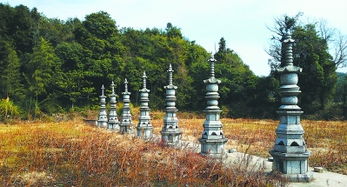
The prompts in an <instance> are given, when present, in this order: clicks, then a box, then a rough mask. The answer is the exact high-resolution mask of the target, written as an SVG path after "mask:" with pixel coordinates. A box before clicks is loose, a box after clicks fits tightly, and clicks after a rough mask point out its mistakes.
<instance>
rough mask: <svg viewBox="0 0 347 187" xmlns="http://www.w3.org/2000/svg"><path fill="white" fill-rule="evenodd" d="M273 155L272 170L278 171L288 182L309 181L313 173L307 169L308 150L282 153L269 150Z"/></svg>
mask: <svg viewBox="0 0 347 187" xmlns="http://www.w3.org/2000/svg"><path fill="white" fill-rule="evenodd" d="M270 154H271V156H272V157H273V159H274V161H273V165H272V171H273V172H275V171H278V172H280V173H281V174H282V176H283V177H284V178H286V179H287V180H288V181H289V182H310V181H311V180H312V179H313V175H312V173H311V172H309V171H308V157H309V156H310V152H308V151H306V152H305V153H282V152H278V151H275V150H272V151H270Z"/></svg>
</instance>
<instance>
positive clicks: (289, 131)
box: [270, 34, 312, 182]
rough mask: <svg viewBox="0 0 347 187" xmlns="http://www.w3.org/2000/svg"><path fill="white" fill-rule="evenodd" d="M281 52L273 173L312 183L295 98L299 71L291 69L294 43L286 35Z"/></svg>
mask: <svg viewBox="0 0 347 187" xmlns="http://www.w3.org/2000/svg"><path fill="white" fill-rule="evenodd" d="M282 42H283V45H282V46H283V47H284V50H282V51H283V52H284V53H285V54H284V55H283V56H284V58H283V59H282V60H283V62H282V64H283V66H282V67H281V68H279V69H278V72H280V74H281V77H280V81H281V87H280V95H281V106H280V107H279V110H278V112H277V113H278V114H279V115H280V123H279V125H278V127H277V129H276V141H275V145H274V147H273V149H272V150H271V151H270V154H271V155H272V157H273V159H274V163H273V171H279V172H281V173H282V174H283V176H284V177H286V178H287V179H288V180H289V181H291V182H308V181H310V180H312V173H310V172H309V171H308V157H309V156H310V152H309V151H308V150H307V147H306V143H305V140H304V137H303V135H304V129H303V128H302V126H301V124H300V115H301V114H302V113H303V111H302V110H301V108H300V107H299V106H298V105H297V104H298V98H297V96H298V95H299V93H301V91H300V88H299V86H297V83H298V80H299V79H298V73H299V72H300V71H301V68H299V67H296V66H294V65H293V55H292V45H293V42H294V40H293V39H291V36H290V35H289V34H286V35H285V36H284V37H283V39H282Z"/></svg>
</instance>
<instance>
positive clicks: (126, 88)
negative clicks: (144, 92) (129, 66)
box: [124, 78, 128, 92]
mask: <svg viewBox="0 0 347 187" xmlns="http://www.w3.org/2000/svg"><path fill="white" fill-rule="evenodd" d="M124 88H125V89H124V90H125V92H128V80H127V79H126V78H125V79H124Z"/></svg>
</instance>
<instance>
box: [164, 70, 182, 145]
mask: <svg viewBox="0 0 347 187" xmlns="http://www.w3.org/2000/svg"><path fill="white" fill-rule="evenodd" d="M167 71H168V72H169V85H167V86H164V88H165V90H166V91H165V93H166V99H165V100H166V109H165V117H164V126H163V129H162V130H161V132H160V133H161V137H162V141H163V142H164V143H165V144H167V145H176V144H178V143H179V142H180V139H181V134H182V132H181V130H180V128H179V127H178V119H177V116H176V112H177V111H178V110H177V108H176V89H177V86H175V85H173V83H172V82H173V81H172V72H173V70H172V66H171V64H170V66H169V69H168V70H167Z"/></svg>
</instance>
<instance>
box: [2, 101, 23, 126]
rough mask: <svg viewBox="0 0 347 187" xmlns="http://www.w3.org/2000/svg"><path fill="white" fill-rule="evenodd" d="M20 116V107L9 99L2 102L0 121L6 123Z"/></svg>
mask: <svg viewBox="0 0 347 187" xmlns="http://www.w3.org/2000/svg"><path fill="white" fill-rule="evenodd" d="M18 116H19V107H18V106H16V105H15V104H14V103H13V102H12V101H10V99H9V98H7V99H1V100H0V121H6V120H8V119H13V118H15V117H18Z"/></svg>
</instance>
